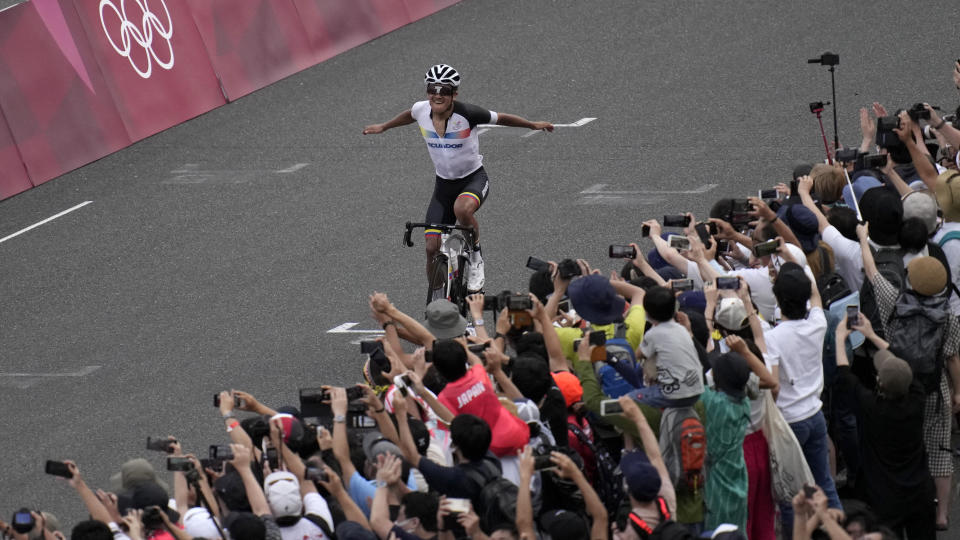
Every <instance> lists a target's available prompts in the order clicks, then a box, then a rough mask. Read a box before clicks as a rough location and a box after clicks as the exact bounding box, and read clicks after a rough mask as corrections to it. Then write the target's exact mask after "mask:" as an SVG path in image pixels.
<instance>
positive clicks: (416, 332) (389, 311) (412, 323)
mask: <svg viewBox="0 0 960 540" xmlns="http://www.w3.org/2000/svg"><path fill="white" fill-rule="evenodd" d="M371 299H372V301H373V303H374V305H375V309H376V310H377V311H380V312H382V313H385V314H386V315H387V316H388V317H390V318H391V319H392V320H394V321H397V323H399V324H400V325H401V326H403V328H404V330H406V331H407V332H409V333H410V334H411V341H413V342H414V343H417V344H418V345H423V346H424V347H426V348H427V349H428V350H432V349H433V342H434V340H435V339H436V338H435V337H434V336H433V334H431V333H430V331H429V330H427V329H426V328H425V327H424V326H423V325H422V324H420V322H419V321H417V320H416V319H414V318H413V317H411V316H409V315H407V314H406V313H404V312H402V311H400V310H399V309H397V307H396V306H394V305H393V304H392V303H390V301H389V300H388V299H387V295H385V294H379V295H378V293H373V297H372V298H371Z"/></svg>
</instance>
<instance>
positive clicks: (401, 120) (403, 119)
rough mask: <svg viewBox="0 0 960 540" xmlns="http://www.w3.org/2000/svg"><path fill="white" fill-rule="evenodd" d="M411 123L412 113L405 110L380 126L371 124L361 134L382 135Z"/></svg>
mask: <svg viewBox="0 0 960 540" xmlns="http://www.w3.org/2000/svg"><path fill="white" fill-rule="evenodd" d="M413 122H414V120H413V113H411V112H410V109H407V110H405V111H403V112H402V113H400V114H398V115H396V116H394V117H393V118H392V119H390V120H387V121H386V122H384V123H382V124H371V125H369V126H367V127H365V128H363V134H364V135H375V134H377V133H383V132H384V131H386V130H388V129H392V128H395V127H400V126H405V125H407V124H412V123H413Z"/></svg>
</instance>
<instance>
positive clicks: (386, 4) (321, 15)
mask: <svg viewBox="0 0 960 540" xmlns="http://www.w3.org/2000/svg"><path fill="white" fill-rule="evenodd" d="M294 4H296V6H297V10H298V11H299V12H300V20H301V21H303V26H304V28H306V30H307V35H308V36H309V37H310V44H311V46H312V47H313V49H314V51H315V52H316V54H317V57H316V61H317V62H322V61H324V60H326V59H328V58H332V57H334V56H336V55H338V54H340V53H342V52H344V51H346V50H349V49H352V48H354V47H356V46H357V45H361V44H363V43H366V42H368V41H370V40H371V39H374V38H376V37H378V36H382V35H383V34H386V33H387V32H389V31H391V30H394V29H396V28H399V27H401V26H403V25H405V24H407V23H409V22H410V17H409V15H407V10H406V8H404V7H403V3H402V2H400V1H398V0H294Z"/></svg>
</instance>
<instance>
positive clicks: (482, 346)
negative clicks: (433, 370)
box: [404, 341, 490, 386]
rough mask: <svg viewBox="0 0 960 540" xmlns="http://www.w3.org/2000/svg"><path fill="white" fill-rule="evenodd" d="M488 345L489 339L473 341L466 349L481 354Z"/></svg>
mask: <svg viewBox="0 0 960 540" xmlns="http://www.w3.org/2000/svg"><path fill="white" fill-rule="evenodd" d="M489 346H490V342H489V341H487V342H486V343H474V344H472V345H467V350H469V351H470V352H472V353H473V354H483V351H484V350H485V349H486V348H487V347H489ZM404 377H406V375H404ZM408 386H409V385H408Z"/></svg>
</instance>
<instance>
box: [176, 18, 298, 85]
mask: <svg viewBox="0 0 960 540" xmlns="http://www.w3.org/2000/svg"><path fill="white" fill-rule="evenodd" d="M190 9H191V11H192V12H193V18H194V20H195V21H196V23H197V28H198V29H199V30H200V36H201V37H202V38H203V42H204V44H205V45H206V48H207V53H208V54H209V56H210V60H211V61H212V63H213V69H214V71H216V73H217V75H218V76H219V77H220V83H221V84H222V85H223V90H224V93H225V94H226V95H227V99H228V100H230V101H232V100H235V99H237V98H239V97H241V96H245V95H247V94H249V93H250V92H253V91H254V90H258V89H260V88H263V87H264V86H267V85H268V84H271V83H273V82H276V81H278V80H280V79H283V78H284V77H287V76H289V75H292V74H294V73H296V72H298V71H300V70H303V69H306V68H308V67H310V66H312V65H313V64H314V63H315V60H314V53H313V50H312V49H311V47H310V41H309V40H308V39H307V33H306V30H304V28H303V24H302V23H301V22H300V16H299V14H298V13H297V9H296V8H295V7H294V5H293V2H292V0H243V1H237V0H194V1H192V2H191V3H190Z"/></svg>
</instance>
